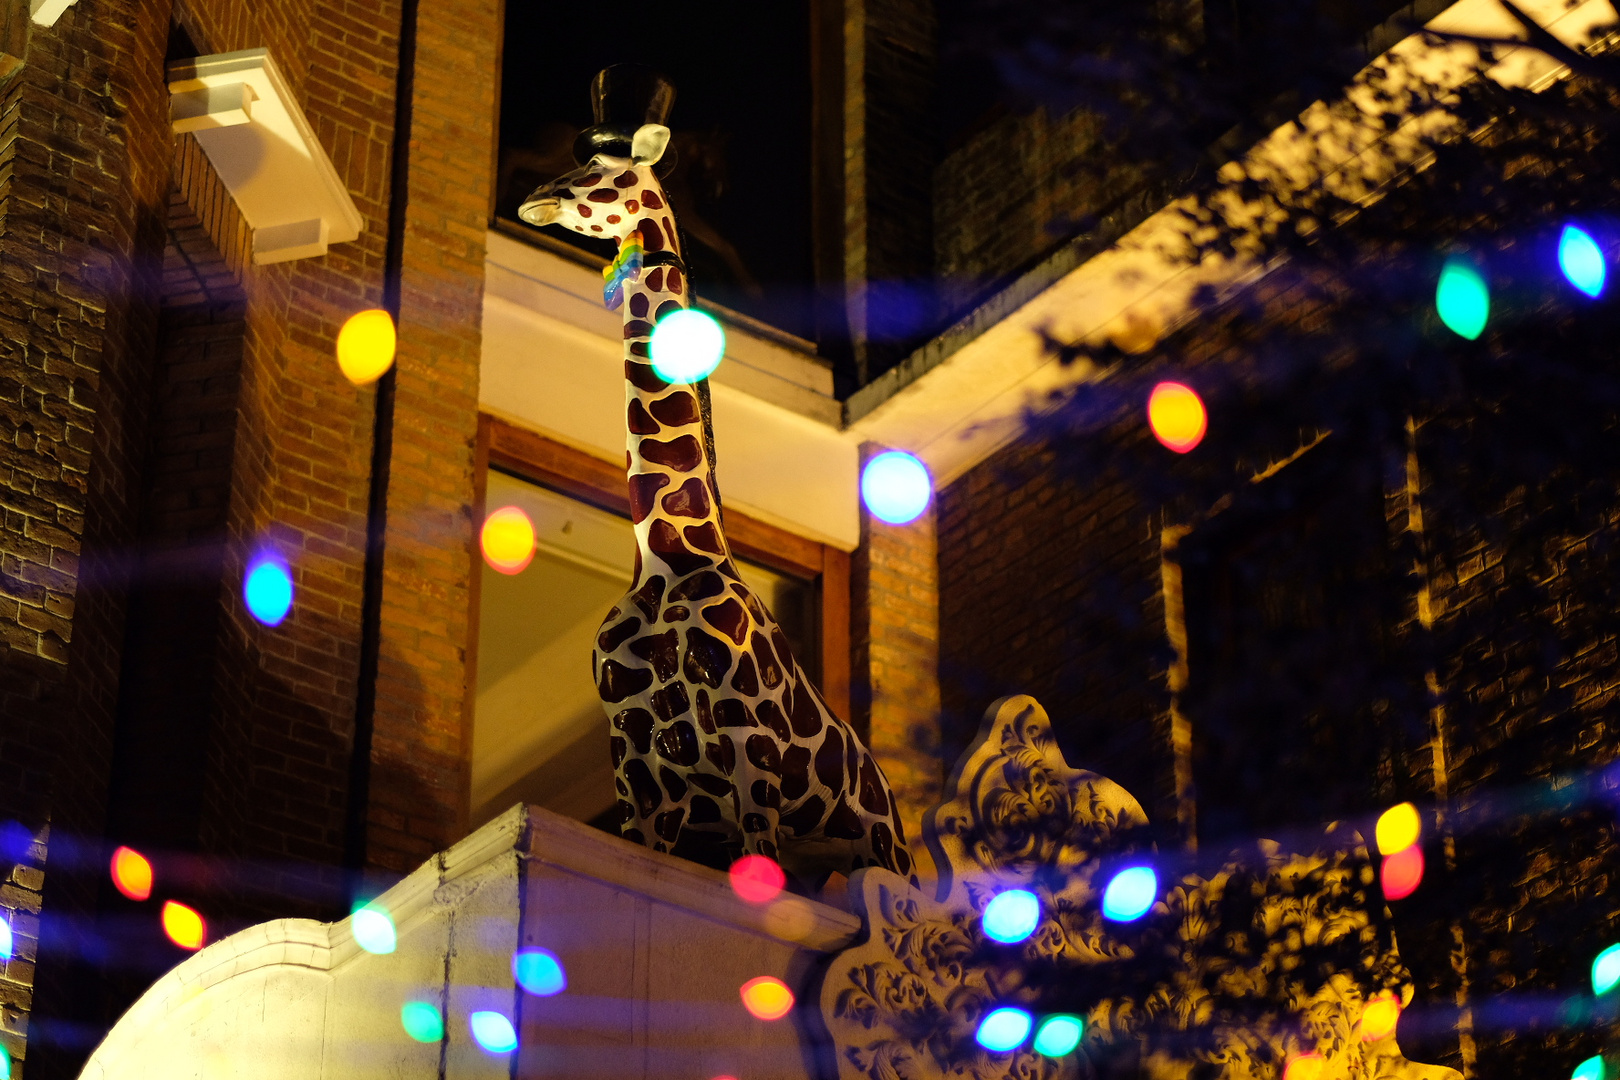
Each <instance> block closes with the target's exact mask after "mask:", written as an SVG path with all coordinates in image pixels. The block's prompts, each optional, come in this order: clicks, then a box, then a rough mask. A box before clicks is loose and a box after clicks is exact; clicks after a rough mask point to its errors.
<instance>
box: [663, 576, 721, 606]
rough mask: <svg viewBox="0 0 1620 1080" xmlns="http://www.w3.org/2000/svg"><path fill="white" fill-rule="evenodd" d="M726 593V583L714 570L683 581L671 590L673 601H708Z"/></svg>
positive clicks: (670, 596)
mask: <svg viewBox="0 0 1620 1080" xmlns="http://www.w3.org/2000/svg"><path fill="white" fill-rule="evenodd" d="M725 591H726V583H725V580H724V579H723V578H721V577H720V575H719V574H717V573H715V572H714V571H713V570H705V571H703V573H701V574H696V575H694V576H692V577H689V578H687V579H685V580H684V581H682V582H681V583H680V584H678V585H676V586H675V587H674V588H673V589H671V590H669V598H670V599H671V600H707V599H709V597H711V596H719V595H720V594H721V593H723V592H725Z"/></svg>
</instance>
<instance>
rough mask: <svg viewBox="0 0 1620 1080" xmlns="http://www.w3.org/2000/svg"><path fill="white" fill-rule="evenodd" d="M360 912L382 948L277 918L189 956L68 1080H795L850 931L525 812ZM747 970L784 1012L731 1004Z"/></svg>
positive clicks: (798, 904)
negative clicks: (481, 1037)
mask: <svg viewBox="0 0 1620 1080" xmlns="http://www.w3.org/2000/svg"><path fill="white" fill-rule="evenodd" d="M373 906H380V907H382V908H383V909H385V910H386V911H387V912H389V913H390V914H391V915H392V917H393V920H394V923H395V926H396V929H397V934H398V945H397V948H396V949H395V951H394V952H393V953H390V954H386V955H372V954H370V953H367V952H364V951H362V950H361V949H360V947H359V946H358V945H357V944H356V943H355V941H354V938H353V936H352V934H351V932H350V921H349V920H344V921H342V922H338V923H317V922H312V921H309V920H303V919H284V920H279V921H276V922H269V923H263V924H261V925H259V926H255V927H251V928H249V929H247V930H244V931H242V932H240V933H238V934H233V935H232V936H230V937H228V938H224V939H222V940H220V941H217V942H215V943H214V944H212V945H210V946H208V947H207V948H206V949H203V950H202V951H201V952H199V953H198V954H197V955H195V956H193V957H191V958H189V959H187V960H186V961H185V962H184V963H182V964H180V965H179V966H178V967H176V968H174V969H173V970H172V971H170V972H169V973H168V974H167V975H164V976H163V977H162V978H161V979H159V980H158V981H157V982H156V983H155V984H153V986H152V987H151V989H149V990H148V991H147V992H146V994H145V995H143V996H142V997H141V999H140V1000H139V1001H137V1002H136V1003H135V1005H134V1006H132V1007H131V1008H130V1010H129V1011H128V1012H127V1013H125V1014H124V1016H123V1017H122V1018H121V1019H120V1020H119V1021H118V1023H117V1025H116V1026H115V1027H114V1028H113V1030H112V1031H111V1032H110V1033H109V1034H108V1036H107V1038H106V1040H105V1041H103V1043H102V1044H101V1046H100V1047H98V1048H97V1049H96V1051H95V1053H94V1054H93V1055H92V1056H91V1058H90V1061H89V1063H88V1064H87V1065H86V1066H85V1069H84V1071H83V1073H82V1074H81V1076H82V1077H83V1080H114V1078H119V1080H123V1078H128V1077H163V1078H164V1080H193V1078H195V1080H202V1078H204V1077H208V1078H210V1080H211V1078H215V1077H231V1078H233V1080H317V1078H320V1080H327V1078H330V1080H337V1078H340V1077H341V1078H344V1080H367V1078H373V1077H374V1078H377V1080H383V1078H387V1080H437V1078H439V1077H441V1076H442V1077H445V1078H447V1080H477V1078H486V1077H487V1078H490V1080H494V1078H497V1077H503V1078H504V1077H510V1076H512V1075H514V1071H513V1070H514V1064H515V1067H516V1072H515V1075H519V1076H523V1077H525V1078H529V1077H551V1076H557V1077H561V1076H568V1077H572V1078H578V1080H585V1078H591V1077H602V1078H604V1080H605V1078H608V1077H612V1078H614V1080H633V1078H636V1077H647V1078H652V1077H693V1078H699V1080H707V1078H709V1077H715V1076H721V1075H725V1074H730V1075H733V1076H741V1077H750V1078H758V1080H763V1078H767V1077H769V1078H784V1080H789V1078H791V1080H796V1078H800V1077H809V1076H812V1075H815V1070H814V1067H813V1065H812V1058H813V1055H814V1053H815V1052H817V1051H815V1050H814V1048H815V1047H817V1046H818V1045H819V1039H818V1038H817V1037H816V1036H815V1035H814V1032H815V1031H817V1030H819V1027H818V1025H819V1020H817V1019H815V1018H816V1017H818V1016H819V1008H818V1002H817V994H816V991H815V988H814V986H813V982H814V969H815V967H816V961H817V960H818V959H819V956H820V954H822V953H825V952H831V951H837V950H839V949H841V948H843V947H845V946H846V945H847V944H849V943H850V942H851V941H852V940H853V939H854V937H855V935H856V933H857V932H858V930H859V925H860V924H859V920H857V919H856V918H855V917H854V916H852V915H849V914H847V913H845V912H842V911H838V910H836V909H833V908H830V907H826V906H825V905H822V904H817V903H813V902H811V901H807V900H802V899H799V898H789V899H787V900H784V901H779V902H778V905H777V906H765V907H757V906H754V905H750V904H747V903H745V902H744V901H742V900H740V899H739V898H738V897H737V896H736V895H735V894H733V893H732V891H731V889H730V887H729V885H728V883H727V880H726V877H725V875H724V874H721V873H719V872H717V871H713V870H709V869H707V868H705V867H701V866H697V865H694V864H692V863H688V862H684V861H682V860H679V859H675V858H672V857H671V856H668V855H660V854H656V853H654V852H652V851H650V850H648V849H646V848H642V847H639V846H637V845H634V844H630V843H627V842H625V841H623V840H619V839H617V838H615V837H610V836H608V835H606V834H604V833H601V832H597V831H595V830H593V829H590V828H588V827H586V826H584V825H581V824H579V823H578V822H574V821H569V820H567V819H564V818H561V817H558V816H556V815H554V814H551V813H549V812H547V811H544V810H539V809H533V808H524V807H515V808H513V809H512V810H511V811H509V812H508V813H506V814H503V815H502V816H501V817H499V818H497V819H496V820H494V821H492V822H490V823H489V824H488V825H486V826H484V827H483V828H482V829H479V830H478V831H477V832H476V833H474V834H473V835H471V836H469V837H468V838H467V839H465V840H463V841H462V842H461V843H459V844H457V845H455V846H454V847H452V848H450V849H449V850H448V851H445V852H443V853H441V854H439V855H436V856H435V857H434V858H433V859H431V860H430V861H429V862H427V863H426V864H425V865H423V866H422V867H420V868H419V869H417V870H416V871H415V872H414V873H412V874H411V875H410V876H409V877H407V878H406V879H405V880H404V881H402V882H400V883H399V884H398V885H396V886H394V887H393V888H392V889H390V890H388V891H387V892H386V893H384V894H382V895H381V896H380V897H378V898H377V900H376V901H374V904H373ZM525 946H538V947H542V948H545V949H548V950H550V951H551V952H552V953H554V954H555V955H556V956H557V957H558V958H559V959H560V960H561V962H562V964H563V967H564V969H565V971H566V972H567V976H568V987H567V989H566V990H565V991H564V992H563V993H561V994H557V995H555V996H552V997H535V996H532V995H529V994H526V993H524V992H523V991H522V990H521V989H520V988H519V987H518V986H517V985H516V984H515V982H514V979H513V976H512V967H511V960H512V956H513V953H514V952H515V951H516V950H517V949H519V948H520V947H525ZM759 975H773V976H776V977H777V978H780V979H782V980H784V981H785V982H786V983H787V984H788V985H789V986H790V987H792V988H793V989H794V991H795V993H796V994H797V996H798V998H799V1007H798V1008H797V1009H796V1010H795V1012H794V1013H793V1014H791V1015H790V1016H788V1017H786V1018H784V1019H782V1020H778V1021H775V1022H765V1021H760V1020H756V1019H754V1018H753V1017H752V1016H750V1015H749V1014H748V1013H747V1012H746V1011H745V1010H744V1009H743V1007H742V1004H741V1000H740V998H739V994H738V991H739V989H740V987H741V986H742V984H743V983H744V982H746V981H747V980H749V979H751V978H754V977H755V976H759ZM410 1001H427V1002H430V1003H433V1004H436V1005H438V1006H439V1007H440V1008H441V1009H442V1010H443V1011H444V1018H445V1025H444V1026H445V1031H444V1037H443V1039H442V1040H440V1041H438V1042H432V1043H419V1042H415V1041H413V1040H412V1039H411V1038H410V1037H409V1036H407V1034H406V1033H405V1030H404V1028H403V1026H402V1024H401V1021H400V1009H401V1007H402V1006H403V1005H404V1004H406V1003H407V1002H410ZM479 1010H493V1011H496V1012H500V1013H502V1014H503V1015H505V1016H507V1017H508V1018H510V1019H511V1020H513V1022H514V1025H515V1026H516V1027H517V1029H518V1031H519V1033H520V1037H519V1048H518V1049H517V1050H516V1051H515V1053H514V1054H502V1055H495V1054H489V1053H486V1052H485V1051H484V1050H482V1049H480V1048H479V1047H478V1045H477V1044H476V1043H475V1042H474V1041H473V1040H472V1038H471V1035H470V1032H469V1027H468V1018H469V1017H470V1015H471V1014H472V1013H473V1012H475V1011H479ZM806 1017H808V1018H810V1019H809V1022H808V1023H806V1022H805V1018H806ZM513 1056H516V1057H517V1059H518V1060H517V1061H516V1062H515V1063H514V1062H513V1061H512V1060H511V1059H512V1057H513ZM441 1058H442V1066H441Z"/></svg>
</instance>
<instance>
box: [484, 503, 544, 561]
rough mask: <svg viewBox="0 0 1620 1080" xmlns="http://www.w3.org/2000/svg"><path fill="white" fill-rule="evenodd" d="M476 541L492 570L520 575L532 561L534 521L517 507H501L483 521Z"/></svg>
mask: <svg viewBox="0 0 1620 1080" xmlns="http://www.w3.org/2000/svg"><path fill="white" fill-rule="evenodd" d="M479 542H480V544H481V546H482V547H483V549H484V561H485V562H487V563H489V565H490V568H491V569H494V570H498V571H500V572H501V573H503V574H518V573H522V571H523V569H524V567H526V566H528V565H529V561H530V560H531V559H533V558H534V522H532V521H530V520H529V515H528V514H525V513H524V512H523V511H522V510H520V509H518V508H517V507H515V506H503V507H501V508H500V509H499V510H497V511H495V512H494V513H493V514H490V515H489V516H488V517H486V518H485V519H484V529H483V532H482V533H480V534H479Z"/></svg>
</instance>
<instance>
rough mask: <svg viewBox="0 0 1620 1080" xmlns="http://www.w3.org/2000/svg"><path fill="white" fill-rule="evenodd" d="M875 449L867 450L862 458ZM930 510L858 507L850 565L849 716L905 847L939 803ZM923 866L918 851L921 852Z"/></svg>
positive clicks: (916, 847) (935, 580)
mask: <svg viewBox="0 0 1620 1080" xmlns="http://www.w3.org/2000/svg"><path fill="white" fill-rule="evenodd" d="M883 449H884V448H883V447H880V446H874V445H871V444H867V445H866V446H864V447H862V449H861V459H862V462H863V464H864V462H865V461H866V460H867V459H869V458H871V457H873V456H874V455H876V454H878V453H881V452H882V451H883ZM934 513H935V508H934V507H932V506H931V507H930V508H929V509H928V510H927V511H926V512H925V513H924V514H923V515H922V516H921V517H920V518H918V519H917V520H916V521H913V522H911V523H910V524H908V525H890V524H888V523H886V522H884V521H881V520H879V519H877V518H875V517H873V516H872V515H871V514H870V513H869V512H868V511H867V510H866V508H865V507H864V506H863V507H862V508H861V546H860V547H859V548H858V549H856V552H855V556H854V558H853V559H852V560H851V565H850V593H851V608H852V610H853V614H854V626H853V628H852V633H851V638H850V644H851V652H852V654H853V660H852V668H853V675H852V678H851V688H850V706H851V713H852V715H853V716H854V723H855V724H856V726H857V729H858V730H859V731H860V732H861V734H862V736H863V737H864V738H865V739H866V740H867V746H868V747H869V748H870V749H871V751H872V754H873V756H874V757H875V758H877V760H878V763H879V764H880V765H882V766H883V772H884V775H886V776H887V777H888V778H889V784H890V786H891V788H892V790H893V791H894V794H895V798H896V799H897V800H898V802H899V803H900V814H901V819H902V820H903V821H904V823H905V826H906V839H907V840H908V841H910V842H911V843H912V847H913V851H914V852H916V853H921V852H922V850H923V849H922V847H921V845H920V844H917V843H916V840H917V838H918V837H919V836H920V835H921V833H920V831H919V830H920V828H921V824H922V816H923V812H924V811H925V810H927V809H928V808H929V807H930V806H932V805H933V804H934V803H936V802H938V801H939V796H940V791H941V789H942V786H943V780H944V765H945V762H943V761H942V760H941V758H940V726H939V725H940V704H939V687H940V677H939V663H940V652H939V560H938V553H937V548H936V539H935V524H934ZM920 857H921V858H923V859H924V860H926V858H927V856H926V855H921V856H920Z"/></svg>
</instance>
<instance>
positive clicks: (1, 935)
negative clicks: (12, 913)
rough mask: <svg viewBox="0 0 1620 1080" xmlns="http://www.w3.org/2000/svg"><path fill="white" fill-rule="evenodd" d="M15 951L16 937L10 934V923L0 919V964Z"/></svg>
mask: <svg viewBox="0 0 1620 1080" xmlns="http://www.w3.org/2000/svg"><path fill="white" fill-rule="evenodd" d="M16 951H17V939H16V938H15V937H13V936H12V933H11V923H10V922H9V921H8V920H6V919H0V964H3V963H5V962H6V961H7V960H10V959H11V958H12V956H13V955H14V954H15V953H16Z"/></svg>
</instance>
